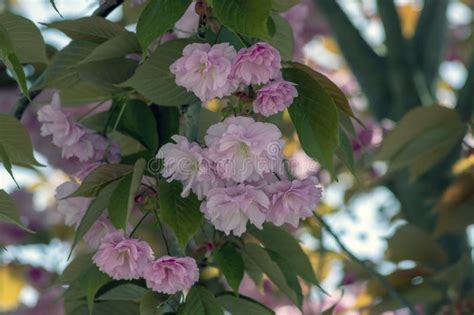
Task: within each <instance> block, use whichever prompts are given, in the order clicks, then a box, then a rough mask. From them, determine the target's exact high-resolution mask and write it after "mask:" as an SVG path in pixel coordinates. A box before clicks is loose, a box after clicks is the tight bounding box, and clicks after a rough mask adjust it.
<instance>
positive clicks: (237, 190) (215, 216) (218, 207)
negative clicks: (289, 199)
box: [201, 184, 270, 236]
mask: <svg viewBox="0 0 474 315" xmlns="http://www.w3.org/2000/svg"><path fill="white" fill-rule="evenodd" d="M269 206H270V200H269V199H268V197H267V195H265V193H264V192H263V191H262V190H261V189H258V188H256V187H253V186H250V185H244V184H239V185H236V186H230V187H225V188H214V189H212V190H210V191H209V193H208V195H207V201H206V202H203V203H202V204H201V212H203V213H204V216H205V217H206V219H208V220H209V221H210V222H211V223H212V224H213V225H214V226H215V227H216V229H218V230H220V231H223V232H224V233H226V234H227V235H229V234H231V233H233V234H234V235H237V236H240V235H242V233H244V232H245V230H246V226H247V222H249V221H250V222H251V223H252V224H254V225H255V226H256V227H258V228H260V229H261V228H262V224H263V223H264V222H265V218H266V212H267V211H268V208H269Z"/></svg>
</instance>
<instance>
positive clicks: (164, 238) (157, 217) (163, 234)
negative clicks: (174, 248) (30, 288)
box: [153, 209, 170, 255]
mask: <svg viewBox="0 0 474 315" xmlns="http://www.w3.org/2000/svg"><path fill="white" fill-rule="evenodd" d="M153 211H154V212H155V217H156V221H157V222H158V225H159V227H160V233H161V237H162V238H163V242H164V243H165V246H166V252H167V253H168V255H170V247H169V245H168V240H167V239H166V237H165V232H164V231H163V225H162V224H161V220H160V217H159V216H158V212H156V209H153Z"/></svg>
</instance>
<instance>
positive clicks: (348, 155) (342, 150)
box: [336, 130, 356, 175]
mask: <svg viewBox="0 0 474 315" xmlns="http://www.w3.org/2000/svg"><path fill="white" fill-rule="evenodd" d="M336 156H337V157H338V158H339V159H340V160H341V161H342V163H343V164H344V165H345V166H346V167H347V169H348V170H349V171H350V172H351V173H352V174H354V175H355V174H356V170H355V161H354V152H353V151H352V143H351V141H350V140H349V138H348V137H347V135H346V133H345V132H344V131H343V130H340V131H339V147H338V148H337V150H336Z"/></svg>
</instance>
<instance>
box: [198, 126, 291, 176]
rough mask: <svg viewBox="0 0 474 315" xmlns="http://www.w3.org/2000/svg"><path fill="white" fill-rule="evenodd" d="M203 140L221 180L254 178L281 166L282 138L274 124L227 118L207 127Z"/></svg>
mask: <svg viewBox="0 0 474 315" xmlns="http://www.w3.org/2000/svg"><path fill="white" fill-rule="evenodd" d="M204 139H205V141H206V144H207V146H208V148H209V157H210V159H211V160H213V161H214V162H215V163H216V172H217V174H219V176H221V177H222V178H223V179H226V180H230V179H231V180H233V181H235V182H243V181H257V180H259V179H261V178H262V176H263V175H264V174H265V173H268V172H271V171H273V170H275V169H278V168H279V166H280V165H281V161H282V154H281V147H282V146H283V140H282V139H281V132H280V130H279V129H278V127H277V126H275V125H273V124H269V123H262V122H255V121H254V120H253V119H252V118H248V117H230V118H227V119H226V120H224V121H223V122H221V123H217V124H214V125H212V126H211V127H209V129H208V130H207V134H206V136H205V138H204Z"/></svg>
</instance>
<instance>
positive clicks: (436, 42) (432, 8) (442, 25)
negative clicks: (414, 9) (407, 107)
mask: <svg viewBox="0 0 474 315" xmlns="http://www.w3.org/2000/svg"><path fill="white" fill-rule="evenodd" d="M448 3H449V0H425V1H424V6H423V11H422V12H421V15H420V18H419V20H418V25H417V27H416V31H415V35H414V37H413V40H412V44H413V50H414V53H415V60H416V65H418V67H419V69H420V71H421V72H422V73H423V75H424V77H425V80H426V84H427V86H428V87H429V89H430V90H433V88H434V83H435V81H436V78H437V77H438V68H439V64H440V63H441V61H442V59H443V53H444V48H445V45H446V40H445V39H446V35H447V31H448V22H447V17H446V11H447V9H448Z"/></svg>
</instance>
